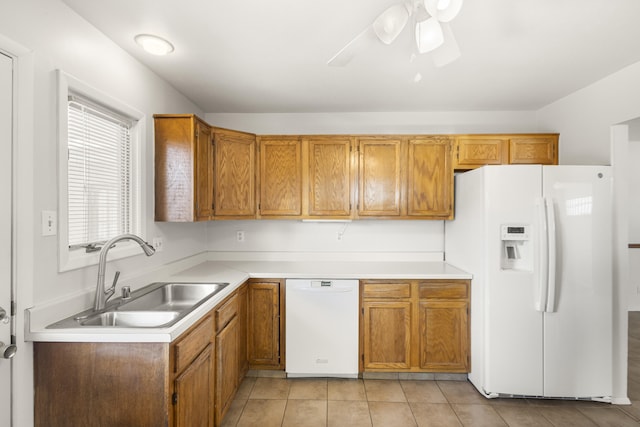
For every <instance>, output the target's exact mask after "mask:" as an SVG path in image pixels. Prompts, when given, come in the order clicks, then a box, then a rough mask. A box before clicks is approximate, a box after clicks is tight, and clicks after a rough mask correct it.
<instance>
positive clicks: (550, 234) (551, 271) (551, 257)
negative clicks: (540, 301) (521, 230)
mask: <svg viewBox="0 0 640 427" xmlns="http://www.w3.org/2000/svg"><path fill="white" fill-rule="evenodd" d="M544 203H545V206H546V211H547V245H548V250H547V255H548V260H547V274H548V279H547V304H546V307H545V310H544V311H545V312H547V313H553V312H554V311H556V213H555V209H554V208H553V199H551V198H549V197H547V198H545V200H544Z"/></svg>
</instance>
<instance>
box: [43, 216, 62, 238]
mask: <svg viewBox="0 0 640 427" xmlns="http://www.w3.org/2000/svg"><path fill="white" fill-rule="evenodd" d="M57 233H58V218H56V211H42V235H43V236H55V235H56V234H57Z"/></svg>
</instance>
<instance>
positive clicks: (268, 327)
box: [248, 279, 285, 370]
mask: <svg viewBox="0 0 640 427" xmlns="http://www.w3.org/2000/svg"><path fill="white" fill-rule="evenodd" d="M284 291H285V288H284V280H278V279H272V280H259V279H251V280H250V281H249V288H248V295H249V298H248V301H249V315H248V327H249V334H248V335H249V344H248V358H249V366H250V368H251V369H275V370H282V369H284Z"/></svg>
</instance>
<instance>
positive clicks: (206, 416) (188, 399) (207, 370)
mask: <svg viewBox="0 0 640 427" xmlns="http://www.w3.org/2000/svg"><path fill="white" fill-rule="evenodd" d="M212 347H213V344H209V345H208V346H207V347H205V349H204V350H202V353H200V355H199V356H198V358H197V359H196V360H194V361H193V363H191V365H189V367H188V368H187V369H185V370H184V372H182V373H181V374H180V375H179V376H178V377H177V378H176V380H175V382H174V390H175V391H174V396H175V397H174V399H173V404H174V413H175V426H176V427H213V425H214V423H213V405H212V404H211V402H213V397H214V396H213V390H214V389H213V384H214V382H213V377H214V369H213V354H212Z"/></svg>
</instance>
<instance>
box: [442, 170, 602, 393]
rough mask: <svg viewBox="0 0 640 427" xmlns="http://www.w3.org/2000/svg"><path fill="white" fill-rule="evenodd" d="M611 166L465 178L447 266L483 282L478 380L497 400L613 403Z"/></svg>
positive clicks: (476, 293) (458, 180) (477, 294)
mask: <svg viewBox="0 0 640 427" xmlns="http://www.w3.org/2000/svg"><path fill="white" fill-rule="evenodd" d="M611 188H612V179H611V169H610V167H608V166H540V165H510V166H485V167H482V168H480V169H476V170H473V171H469V172H466V173H461V174H458V175H457V176H456V177H455V191H456V194H455V208H456V216H455V219H454V220H453V221H449V222H447V223H446V226H445V257H446V261H447V262H448V263H451V264H453V265H455V266H456V267H459V268H462V269H464V270H467V271H469V272H470V273H472V274H473V281H472V289H471V372H470V373H469V380H470V381H471V382H472V383H473V384H474V386H475V387H476V388H477V389H478V390H479V391H480V392H481V393H483V394H484V395H485V396H487V397H498V396H537V397H551V398H585V399H593V400H603V401H610V399H611V394H612V323H613V319H612V259H611V254H612V199H611Z"/></svg>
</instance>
